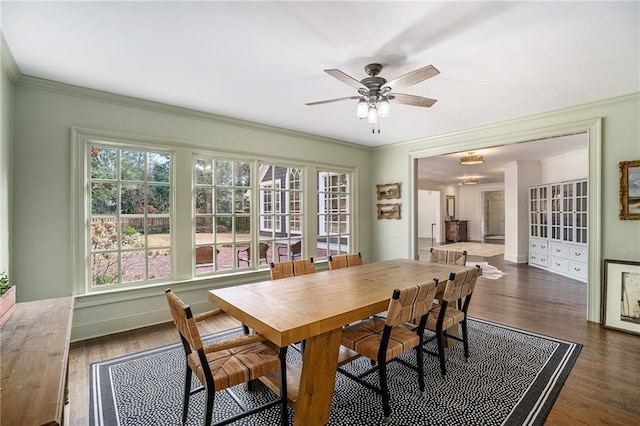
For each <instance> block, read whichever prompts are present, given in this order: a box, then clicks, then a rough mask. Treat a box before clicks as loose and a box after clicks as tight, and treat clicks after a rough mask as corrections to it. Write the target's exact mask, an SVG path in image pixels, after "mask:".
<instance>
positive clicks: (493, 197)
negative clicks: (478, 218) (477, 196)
mask: <svg viewBox="0 0 640 426" xmlns="http://www.w3.org/2000/svg"><path fill="white" fill-rule="evenodd" d="M482 198H483V205H484V208H483V214H484V218H483V223H484V238H487V237H496V236H500V237H503V238H504V191H503V190H500V191H484V192H483V193H482Z"/></svg>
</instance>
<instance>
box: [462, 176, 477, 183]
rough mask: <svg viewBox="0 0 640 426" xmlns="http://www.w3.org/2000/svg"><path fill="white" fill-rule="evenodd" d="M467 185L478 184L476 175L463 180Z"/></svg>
mask: <svg viewBox="0 0 640 426" xmlns="http://www.w3.org/2000/svg"><path fill="white" fill-rule="evenodd" d="M463 183H464V184H465V185H477V184H478V179H476V178H474V177H468V178H466V179H465V180H464V182H463Z"/></svg>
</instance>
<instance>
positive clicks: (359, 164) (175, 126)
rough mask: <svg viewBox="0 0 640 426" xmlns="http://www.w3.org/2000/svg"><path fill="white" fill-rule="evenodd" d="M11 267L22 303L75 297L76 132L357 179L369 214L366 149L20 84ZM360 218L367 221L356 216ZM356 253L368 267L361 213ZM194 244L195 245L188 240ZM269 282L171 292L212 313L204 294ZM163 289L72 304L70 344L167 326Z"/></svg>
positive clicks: (49, 85)
mask: <svg viewBox="0 0 640 426" xmlns="http://www.w3.org/2000/svg"><path fill="white" fill-rule="evenodd" d="M14 98H15V99H14V104H13V115H14V143H13V149H14V153H13V158H14V169H13V193H14V195H15V196H14V200H13V214H14V220H13V235H14V241H13V248H12V249H13V250H12V252H13V266H14V278H15V282H16V284H17V285H18V289H19V291H18V300H19V301H28V300H36V299H46V298H53V297H61V296H69V295H72V294H73V292H74V273H73V268H74V265H73V259H74V249H73V242H74V241H75V238H76V230H75V229H73V226H72V216H73V213H74V209H75V208H76V207H75V206H74V199H73V192H72V179H73V176H74V174H75V170H76V166H77V165H76V164H72V160H71V158H72V142H71V141H72V129H77V128H85V129H93V130H97V131H106V132H116V133H118V134H126V135H135V136H139V137H143V138H159V139H162V140H169V141H173V143H176V144H181V145H186V146H190V147H191V146H192V147H194V149H197V148H198V147H202V148H207V149H215V150H217V151H219V152H220V151H221V152H231V153H234V152H235V153H251V155H253V156H256V157H258V158H278V159H281V161H282V160H287V159H290V160H292V161H294V162H303V163H306V164H318V165H335V166H348V167H353V168H355V170H356V173H355V177H356V181H357V183H358V185H357V187H356V188H357V190H358V192H357V193H356V194H355V201H356V202H357V205H363V206H369V205H371V192H370V188H371V179H370V175H371V171H370V159H371V152H370V149H369V148H368V147H362V146H360V145H354V144H348V143H344V142H340V141H333V140H329V139H322V138H318V137H314V136H311V135H305V134H300V133H295V132H292V131H288V130H284V129H275V128H269V127H266V126H261V125H257V124H252V123H247V122H242V121H240V120H234V119H228V118H224V117H217V116H213V115H211V114H204V113H200V112H196V111H190V110H186V109H181V108H176V107H171V106H167V105H162V104H156V103H152V102H147V101H141V100H136V99H132V98H125V97H121V96H117V95H113V94H108V93H102V92H97V91H91V90H87V89H81V88H77V87H72V86H66V85H63V84H60V83H55V82H48V81H44V80H40V79H35V78H32V77H27V76H22V77H20V79H19V80H18V82H17V84H16V86H15V88H14ZM359 211H362V213H358V212H359ZM354 219H355V220H354V223H355V224H356V229H355V241H356V247H357V248H358V250H360V251H361V252H362V254H363V256H364V257H365V258H366V259H370V258H371V256H370V247H371V236H370V229H371V219H370V215H369V214H368V209H361V210H360V209H356V212H355V216H354ZM189 238H190V236H189ZM263 279H268V271H264V270H263V271H260V272H254V273H249V274H241V275H240V276H233V277H227V278H224V277H218V278H216V279H198V280H193V281H190V282H181V283H177V284H173V286H174V287H173V288H174V289H176V290H177V291H180V292H181V295H182V296H183V297H184V298H185V299H186V301H187V302H188V303H192V304H193V305H194V310H196V311H198V310H200V311H202V310H205V309H207V308H210V307H211V306H210V304H209V302H208V301H207V293H206V290H207V289H209V288H212V287H213V286H224V285H233V284H238V283H243V282H250V281H256V280H263ZM166 286H167V285H166V284H164V285H163V286H158V287H150V288H144V289H138V290H130V291H123V292H111V293H103V294H93V295H79V296H77V297H76V302H75V309H74V321H73V330H72V339H74V340H77V339H83V338H87V337H92V336H97V335H102V334H109V333H113V332H116V331H122V330H126V329H131V328H136V327H140V326H144V325H149V324H153V323H157V322H162V321H167V320H169V319H170V317H169V314H168V310H167V308H166V301H165V299H164V291H163V290H164V288H165V287H166Z"/></svg>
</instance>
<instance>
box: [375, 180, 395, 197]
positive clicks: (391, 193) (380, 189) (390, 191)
mask: <svg viewBox="0 0 640 426" xmlns="http://www.w3.org/2000/svg"><path fill="white" fill-rule="evenodd" d="M376 190H377V191H376V192H377V194H378V200H392V199H394V198H400V184H399V183H384V184H381V185H376Z"/></svg>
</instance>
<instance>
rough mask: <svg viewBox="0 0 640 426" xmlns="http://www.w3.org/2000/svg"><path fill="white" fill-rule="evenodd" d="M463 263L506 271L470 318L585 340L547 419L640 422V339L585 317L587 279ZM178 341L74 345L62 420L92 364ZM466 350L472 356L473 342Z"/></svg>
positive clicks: (477, 296)
mask: <svg viewBox="0 0 640 426" xmlns="http://www.w3.org/2000/svg"><path fill="white" fill-rule="evenodd" d="M469 260H489V263H490V264H491V265H493V266H496V267H498V268H499V269H501V270H503V271H504V272H505V275H504V276H503V277H502V278H500V279H498V280H487V279H480V280H479V281H478V284H477V286H476V290H475V292H474V295H473V300H472V302H471V306H470V308H469V314H470V315H471V316H473V317H477V318H482V319H486V320H490V321H494V322H497V323H500V324H505V325H509V326H512V327H516V328H520V329H524V330H528V331H532V332H535V333H540V334H544V335H548V336H553V337H557V338H560V339H564V340H569V341H572V342H576V343H580V344H582V345H584V347H583V348H582V351H581V353H580V356H579V357H578V360H577V361H576V364H575V366H574V368H573V370H572V371H571V374H570V375H569V378H568V379H567V381H566V383H565V385H564V387H563V388H562V391H561V392H560V395H559V397H558V399H557V401H556V403H555V405H554V407H553V410H552V411H551V414H550V415H549V417H548V418H547V422H546V424H548V425H577V424H583V425H601V424H607V425H638V424H640V336H633V335H630V334H626V333H620V332H616V331H610V330H604V329H602V328H601V327H600V325H599V324H595V323H591V322H588V321H586V319H585V318H586V304H587V285H586V284H585V283H582V282H579V281H575V280H572V279H569V278H565V277H562V276H559V275H555V274H551V273H548V272H546V271H543V270H541V269H537V268H532V267H529V266H527V265H515V264H511V263H505V262H503V261H502V260H501V259H499V257H497V258H489V259H478V258H476V259H474V258H470V259H469ZM237 324H238V323H237V322H236V321H235V320H234V319H232V318H229V317H224V318H221V317H218V318H216V319H215V320H213V321H210V322H209V324H208V325H207V327H208V331H209V332H214V331H218V330H222V329H227V328H230V327H233V326H236V325H237ZM177 342H178V336H177V332H176V331H175V328H174V326H173V324H172V323H168V324H162V325H158V326H153V327H148V328H144V329H139V330H134V331H131V332H127V333H119V334H115V335H111V336H107V337H102V338H97V339H92V340H87V341H83V342H76V343H73V344H72V345H71V352H70V356H69V400H70V405H69V409H68V411H67V412H66V413H65V416H66V421H65V423H67V424H69V425H87V424H88V423H89V421H88V419H89V366H90V364H91V363H93V362H97V361H102V360H106V359H111V358H114V357H117V356H121V355H126V354H132V353H136V352H140V351H143V350H145V349H150V348H155V347H159V346H163V345H167V344H172V343H177ZM470 349H471V354H472V355H471V356H472V358H471V361H472V360H473V341H471V348H470ZM434 365H435V364H434Z"/></svg>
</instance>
